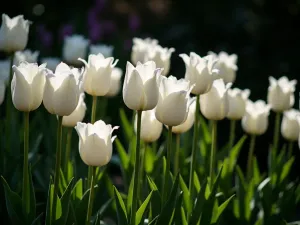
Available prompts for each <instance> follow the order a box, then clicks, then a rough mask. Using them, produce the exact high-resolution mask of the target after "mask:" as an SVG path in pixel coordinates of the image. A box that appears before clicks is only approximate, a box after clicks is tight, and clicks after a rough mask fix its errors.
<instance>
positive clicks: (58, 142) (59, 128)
mask: <svg viewBox="0 0 300 225" xmlns="http://www.w3.org/2000/svg"><path fill="white" fill-rule="evenodd" d="M62 118H63V117H62V116H58V124H57V139H56V163H55V175H54V195H53V206H52V223H54V221H55V216H56V205H57V198H58V187H59V175H60V166H61V140H62Z"/></svg>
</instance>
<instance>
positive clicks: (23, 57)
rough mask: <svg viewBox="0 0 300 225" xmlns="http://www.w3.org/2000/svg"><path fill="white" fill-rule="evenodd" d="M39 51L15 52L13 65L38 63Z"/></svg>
mask: <svg viewBox="0 0 300 225" xmlns="http://www.w3.org/2000/svg"><path fill="white" fill-rule="evenodd" d="M39 54H40V52H39V51H34V52H32V51H30V50H28V49H27V50H25V51H17V52H16V53H15V57H14V65H19V64H20V63H21V62H25V61H26V62H28V63H36V62H37V61H38V57H39Z"/></svg>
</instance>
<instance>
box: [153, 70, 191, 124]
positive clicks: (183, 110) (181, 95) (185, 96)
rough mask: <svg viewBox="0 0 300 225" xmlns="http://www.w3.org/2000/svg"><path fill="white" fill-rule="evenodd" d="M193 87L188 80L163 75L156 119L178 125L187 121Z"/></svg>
mask: <svg viewBox="0 0 300 225" xmlns="http://www.w3.org/2000/svg"><path fill="white" fill-rule="evenodd" d="M192 88H193V86H190V82H189V81H187V80H184V79H180V80H177V79H176V77H173V76H170V77H168V78H167V77H161V83H160V86H159V100H158V103H157V106H156V109H155V116H156V119H157V120H158V121H160V122H161V123H163V124H165V125H167V126H178V125H180V124H182V123H183V122H184V121H186V118H187V116H188V112H189V104H188V103H189V95H190V93H191V90H192Z"/></svg>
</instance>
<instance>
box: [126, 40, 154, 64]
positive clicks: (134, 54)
mask: <svg viewBox="0 0 300 225" xmlns="http://www.w3.org/2000/svg"><path fill="white" fill-rule="evenodd" d="M157 44H158V41H157V40H156V39H151V38H146V39H141V38H133V46H132V50H131V62H132V63H133V64H134V65H136V64H137V62H141V63H144V62H146V55H147V54H148V51H149V48H153V47H154V46H156V45H157Z"/></svg>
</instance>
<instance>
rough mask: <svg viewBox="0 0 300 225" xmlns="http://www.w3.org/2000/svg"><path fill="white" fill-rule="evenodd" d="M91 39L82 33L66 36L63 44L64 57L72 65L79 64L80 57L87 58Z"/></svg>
mask: <svg viewBox="0 0 300 225" xmlns="http://www.w3.org/2000/svg"><path fill="white" fill-rule="evenodd" d="M88 44H89V40H87V39H85V38H84V37H83V36H82V35H76V34H75V35H72V36H68V37H65V40H64V46H63V59H64V60H66V62H68V63H71V64H72V65H78V64H79V61H78V58H83V59H84V58H85V57H86V55H87V47H88Z"/></svg>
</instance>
